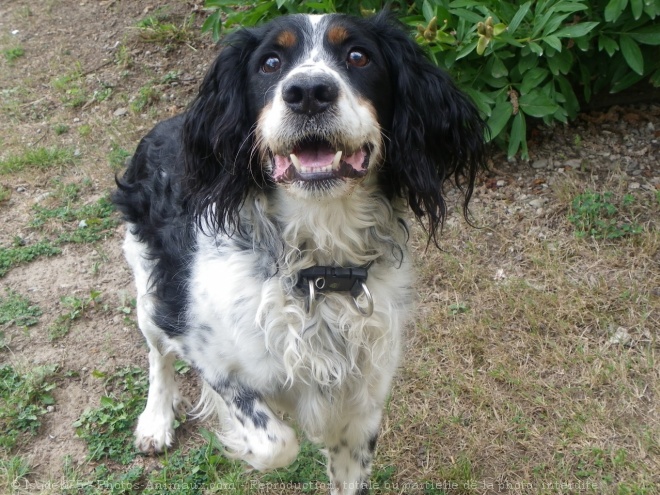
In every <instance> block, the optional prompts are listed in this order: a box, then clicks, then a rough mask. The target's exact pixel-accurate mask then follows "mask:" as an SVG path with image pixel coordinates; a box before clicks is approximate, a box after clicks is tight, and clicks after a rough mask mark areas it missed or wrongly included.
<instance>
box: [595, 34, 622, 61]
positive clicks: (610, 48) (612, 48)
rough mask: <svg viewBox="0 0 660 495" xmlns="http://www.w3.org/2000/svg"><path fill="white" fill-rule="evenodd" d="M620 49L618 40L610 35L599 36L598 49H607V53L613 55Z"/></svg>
mask: <svg viewBox="0 0 660 495" xmlns="http://www.w3.org/2000/svg"><path fill="white" fill-rule="evenodd" d="M618 49H619V45H618V44H617V42H616V41H614V40H613V39H612V38H610V37H609V36H605V35H604V34H601V35H600V36H599V37H598V50H599V51H603V50H605V51H606V52H607V54H608V55H609V56H610V57H611V56H612V55H614V54H615V53H616V51H617V50H618Z"/></svg>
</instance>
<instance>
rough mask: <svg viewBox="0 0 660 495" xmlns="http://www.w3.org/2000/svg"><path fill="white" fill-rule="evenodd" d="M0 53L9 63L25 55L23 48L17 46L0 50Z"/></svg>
mask: <svg viewBox="0 0 660 495" xmlns="http://www.w3.org/2000/svg"><path fill="white" fill-rule="evenodd" d="M2 54H3V55H4V56H5V60H6V61H7V62H9V63H10V64H11V63H13V62H15V61H16V60H17V59H19V58H21V57H22V56H23V55H25V50H24V49H23V48H22V47H20V46H17V47H15V48H7V49H6V50H2Z"/></svg>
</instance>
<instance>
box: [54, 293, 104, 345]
mask: <svg viewBox="0 0 660 495" xmlns="http://www.w3.org/2000/svg"><path fill="white" fill-rule="evenodd" d="M100 297H101V293H100V292H98V291H94V290H93V291H91V292H90V294H89V296H87V297H85V298H80V297H76V296H64V297H62V299H61V300H60V303H61V305H62V306H63V307H64V308H65V309H64V311H63V312H62V313H60V314H59V315H58V316H57V318H55V321H54V322H53V323H52V324H51V325H50V327H49V328H48V338H49V339H50V340H57V339H60V338H62V337H64V336H65V335H67V334H68V333H69V331H70V330H71V327H72V326H73V323H74V322H75V321H76V320H79V319H80V318H82V317H83V316H85V313H86V312H88V311H89V309H90V308H93V307H95V306H98V305H99V304H100Z"/></svg>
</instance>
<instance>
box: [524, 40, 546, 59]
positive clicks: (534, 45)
mask: <svg viewBox="0 0 660 495" xmlns="http://www.w3.org/2000/svg"><path fill="white" fill-rule="evenodd" d="M527 46H528V47H529V49H530V50H531V51H532V53H535V54H536V55H538V56H539V57H540V56H541V55H543V48H541V45H539V44H538V43H535V42H534V41H530V42H529V44H528V45H527Z"/></svg>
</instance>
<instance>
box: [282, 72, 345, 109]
mask: <svg viewBox="0 0 660 495" xmlns="http://www.w3.org/2000/svg"><path fill="white" fill-rule="evenodd" d="M338 95H339V87H338V86H337V83H336V82H335V81H334V80H333V79H332V78H331V77H330V76H326V75H317V76H298V77H295V78H294V79H293V80H291V81H289V82H287V83H286V84H285V85H284V88H282V99H283V100H284V101H285V102H286V104H287V106H288V107H289V108H290V109H291V110H293V111H294V112H296V113H301V114H307V115H315V114H317V113H321V112H324V111H325V110H327V108H328V107H329V106H330V105H332V104H333V103H334V102H335V101H336V100H337V96H338Z"/></svg>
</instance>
